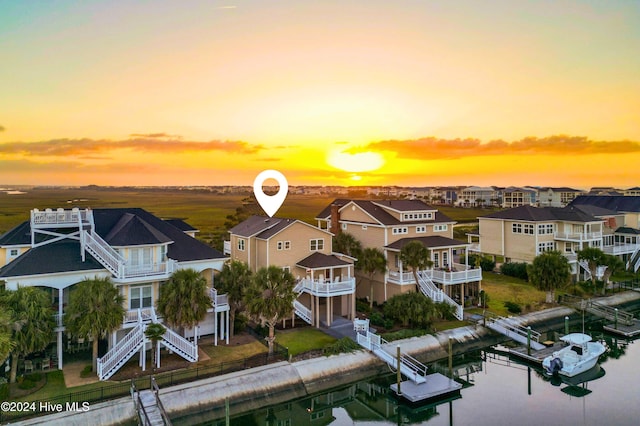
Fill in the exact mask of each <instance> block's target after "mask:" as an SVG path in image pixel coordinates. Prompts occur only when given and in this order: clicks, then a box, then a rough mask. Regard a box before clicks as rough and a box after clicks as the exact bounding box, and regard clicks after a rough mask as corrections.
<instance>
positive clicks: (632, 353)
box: [174, 335, 640, 426]
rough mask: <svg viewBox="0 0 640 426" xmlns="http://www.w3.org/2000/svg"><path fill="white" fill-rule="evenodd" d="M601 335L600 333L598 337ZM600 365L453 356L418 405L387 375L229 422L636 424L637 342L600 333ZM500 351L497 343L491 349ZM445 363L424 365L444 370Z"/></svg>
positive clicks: (213, 417) (214, 414)
mask: <svg viewBox="0 0 640 426" xmlns="http://www.w3.org/2000/svg"><path fill="white" fill-rule="evenodd" d="M600 337H602V335H600ZM605 340H606V343H607V346H608V348H609V349H608V351H607V352H606V353H605V355H603V356H602V357H601V358H600V360H601V362H600V369H599V370H598V369H596V370H592V371H590V372H589V373H587V374H586V376H587V377H581V378H584V379H591V380H588V381H585V382H583V383H578V384H569V383H563V382H556V380H552V381H550V380H549V379H548V378H546V377H544V376H543V375H542V374H541V372H540V369H539V368H538V369H537V368H533V367H529V366H527V365H524V364H521V363H519V362H516V361H515V360H514V359H509V357H508V356H506V355H504V354H503V353H501V352H499V351H498V352H496V351H494V350H492V349H488V350H484V351H477V352H473V353H468V354H465V355H464V356H462V357H459V358H457V359H456V362H455V366H454V374H455V376H456V377H457V380H459V381H460V382H461V383H463V384H464V388H463V389H462V390H461V391H460V392H459V394H454V395H453V396H451V397H450V398H446V399H444V400H441V401H439V402H438V403H436V404H429V405H426V406H422V407H411V406H409V405H407V404H404V403H398V401H397V399H396V398H395V396H393V395H391V394H390V391H389V389H388V388H389V384H390V383H392V382H393V380H394V379H395V375H392V374H389V375H387V376H385V377H377V378H373V379H371V380H369V381H366V382H359V383H354V384H352V385H350V386H346V387H341V388H338V389H335V390H333V391H331V392H325V393H322V394H319V395H314V396H313V397H306V398H302V399H298V400H293V401H290V402H288V403H286V404H280V405H276V406H273V407H267V408H264V409H261V410H257V411H254V412H250V413H245V414H242V415H239V416H235V417H232V418H231V422H230V424H231V425H234V426H248V425H270V426H276V425H277V426H298V425H310V426H316V425H339V426H341V425H376V426H379V425H401V424H402V425H405V424H416V425H420V424H424V425H429V426H438V425H474V426H481V425H491V426H496V425H518V426H527V425H536V426H539V425H562V426H565V425H593V426H602V425H607V426H623V425H637V424H640V340H638V341H636V342H633V341H626V340H620V339H614V338H611V337H608V336H607V337H606V338H605ZM498 349H500V348H498ZM446 366H447V361H446V360H444V361H443V362H440V363H438V364H435V365H432V371H433V370H436V371H441V372H443V373H446V371H445V369H446ZM221 413H222V415H224V407H216V408H215V409H213V410H212V411H208V412H203V413H198V414H193V415H190V416H189V417H183V418H179V419H174V425H186V424H208V425H225V419H224V418H220V414H221Z"/></svg>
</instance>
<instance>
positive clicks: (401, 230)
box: [391, 226, 409, 235]
mask: <svg viewBox="0 0 640 426" xmlns="http://www.w3.org/2000/svg"><path fill="white" fill-rule="evenodd" d="M391 233H392V234H393V235H400V234H408V233H409V228H407V227H406V226H402V227H398V228H393V229H392V230H391Z"/></svg>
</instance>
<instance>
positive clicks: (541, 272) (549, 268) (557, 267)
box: [527, 251, 571, 303]
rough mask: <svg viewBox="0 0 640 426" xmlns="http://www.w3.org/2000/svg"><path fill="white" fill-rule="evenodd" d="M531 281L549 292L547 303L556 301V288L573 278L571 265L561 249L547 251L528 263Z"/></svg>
mask: <svg viewBox="0 0 640 426" xmlns="http://www.w3.org/2000/svg"><path fill="white" fill-rule="evenodd" d="M527 274H528V275H529V281H530V282H531V283H533V285H535V286H536V287H537V288H538V289H539V290H542V291H546V292H547V299H546V302H547V303H553V302H554V301H555V291H556V288H559V287H562V286H563V285H565V284H567V283H568V282H569V281H570V280H571V267H570V266H569V261H568V260H567V258H566V257H564V256H563V255H562V253H560V252H559V251H546V252H544V253H542V254H540V255H538V256H536V257H535V259H533V263H532V264H531V265H528V267H527Z"/></svg>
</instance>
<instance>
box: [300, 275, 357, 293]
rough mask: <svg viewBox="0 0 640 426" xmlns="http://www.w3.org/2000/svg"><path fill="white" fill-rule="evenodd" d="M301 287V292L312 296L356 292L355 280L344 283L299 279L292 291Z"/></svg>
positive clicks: (350, 279)
mask: <svg viewBox="0 0 640 426" xmlns="http://www.w3.org/2000/svg"><path fill="white" fill-rule="evenodd" d="M298 286H302V289H303V291H305V292H307V293H311V294H313V295H314V296H339V295H344V294H353V292H355V291H356V279H355V278H348V279H347V280H344V281H332V282H330V281H319V280H311V279H308V278H303V279H301V280H300V281H299V282H298V284H297V285H296V287H294V290H295V289H296V288H299V287H298Z"/></svg>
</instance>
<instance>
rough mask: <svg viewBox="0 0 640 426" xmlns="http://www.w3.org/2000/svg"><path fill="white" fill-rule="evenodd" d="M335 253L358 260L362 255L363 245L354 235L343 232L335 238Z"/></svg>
mask: <svg viewBox="0 0 640 426" xmlns="http://www.w3.org/2000/svg"><path fill="white" fill-rule="evenodd" d="M333 251H335V252H338V253H342V254H346V255H347V256H351V257H355V258H358V257H360V255H361V253H362V245H361V244H360V241H358V240H357V239H356V237H354V236H353V235H351V234H349V233H348V232H341V233H339V234H338V235H336V236H335V237H333Z"/></svg>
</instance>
